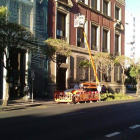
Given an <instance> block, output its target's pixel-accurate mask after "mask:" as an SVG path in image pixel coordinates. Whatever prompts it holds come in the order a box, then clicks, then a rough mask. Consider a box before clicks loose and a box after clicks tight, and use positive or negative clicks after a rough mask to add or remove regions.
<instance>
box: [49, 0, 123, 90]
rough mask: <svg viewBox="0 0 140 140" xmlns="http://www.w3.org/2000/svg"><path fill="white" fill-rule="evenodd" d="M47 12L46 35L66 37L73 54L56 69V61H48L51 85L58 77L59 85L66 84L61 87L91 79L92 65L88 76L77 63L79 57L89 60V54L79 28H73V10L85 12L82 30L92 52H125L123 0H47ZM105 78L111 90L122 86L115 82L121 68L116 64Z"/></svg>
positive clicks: (118, 80)
mask: <svg viewBox="0 0 140 140" xmlns="http://www.w3.org/2000/svg"><path fill="white" fill-rule="evenodd" d="M48 12H49V15H48V28H49V30H48V35H49V37H53V38H59V39H65V40H66V41H67V42H68V43H69V44H70V46H71V49H72V55H71V56H70V57H69V58H67V59H66V63H65V65H64V64H62V66H60V69H59V70H57V69H56V64H55V63H50V67H51V69H50V70H49V73H50V74H49V75H50V81H49V83H50V85H52V87H53V89H54V87H55V86H56V85H55V84H56V83H57V82H60V81H61V82H60V84H59V86H58V87H57V88H58V89H62V86H61V84H63V85H65V87H63V89H64V88H67V87H68V85H69V84H72V83H76V82H80V81H94V74H93V71H92V69H90V71H89V72H88V74H89V76H85V75H84V70H83V68H79V66H78V64H79V62H80V61H81V60H84V59H88V60H89V55H88V51H87V48H86V45H85V38H84V35H83V33H82V29H79V28H74V15H75V14H78V13H80V14H81V15H85V18H86V22H85V25H84V30H85V33H86V36H87V39H88V43H89V46H90V48H91V53H92V55H94V54H97V53H98V52H108V53H111V54H113V55H124V42H125V40H124V38H125V33H124V26H125V1H124V0H52V1H49V6H48ZM60 75H61V76H60ZM98 76H99V79H100V82H101V83H103V82H104V79H103V78H102V75H101V74H100V73H99V72H98ZM59 79H60V80H59ZM108 81H109V82H110V83H111V84H110V87H111V88H112V90H115V89H118V88H120V89H121V85H119V84H118V83H121V70H120V69H119V68H115V69H114V70H113V71H112V72H111V76H110V77H109V78H108Z"/></svg>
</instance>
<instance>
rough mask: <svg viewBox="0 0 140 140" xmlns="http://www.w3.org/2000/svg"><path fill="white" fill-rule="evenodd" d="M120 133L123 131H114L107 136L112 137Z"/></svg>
mask: <svg viewBox="0 0 140 140" xmlns="http://www.w3.org/2000/svg"><path fill="white" fill-rule="evenodd" d="M120 133H121V132H114V133H111V134H108V135H105V137H108V138H110V137H113V136H115V135H118V134H120Z"/></svg>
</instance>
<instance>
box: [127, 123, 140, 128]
mask: <svg viewBox="0 0 140 140" xmlns="http://www.w3.org/2000/svg"><path fill="white" fill-rule="evenodd" d="M138 127H140V125H138V124H137V125H134V126H131V127H129V128H130V129H135V128H138Z"/></svg>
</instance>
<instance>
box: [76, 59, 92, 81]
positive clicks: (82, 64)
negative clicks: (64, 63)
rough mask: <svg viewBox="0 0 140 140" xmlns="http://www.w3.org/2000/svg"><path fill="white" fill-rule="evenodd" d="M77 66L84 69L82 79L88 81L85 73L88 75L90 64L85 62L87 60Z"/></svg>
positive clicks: (87, 61)
mask: <svg viewBox="0 0 140 140" xmlns="http://www.w3.org/2000/svg"><path fill="white" fill-rule="evenodd" d="M78 65H79V67H82V68H84V73H85V74H84V75H85V78H84V79H88V75H87V74H86V73H88V69H89V68H90V67H91V63H90V62H89V60H87V59H86V60H83V61H81V62H80V63H79V64H78Z"/></svg>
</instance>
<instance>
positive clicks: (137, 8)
mask: <svg viewBox="0 0 140 140" xmlns="http://www.w3.org/2000/svg"><path fill="white" fill-rule="evenodd" d="M125 3H126V7H125V8H126V9H125V10H126V12H128V13H132V14H133V15H138V14H140V0H125Z"/></svg>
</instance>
